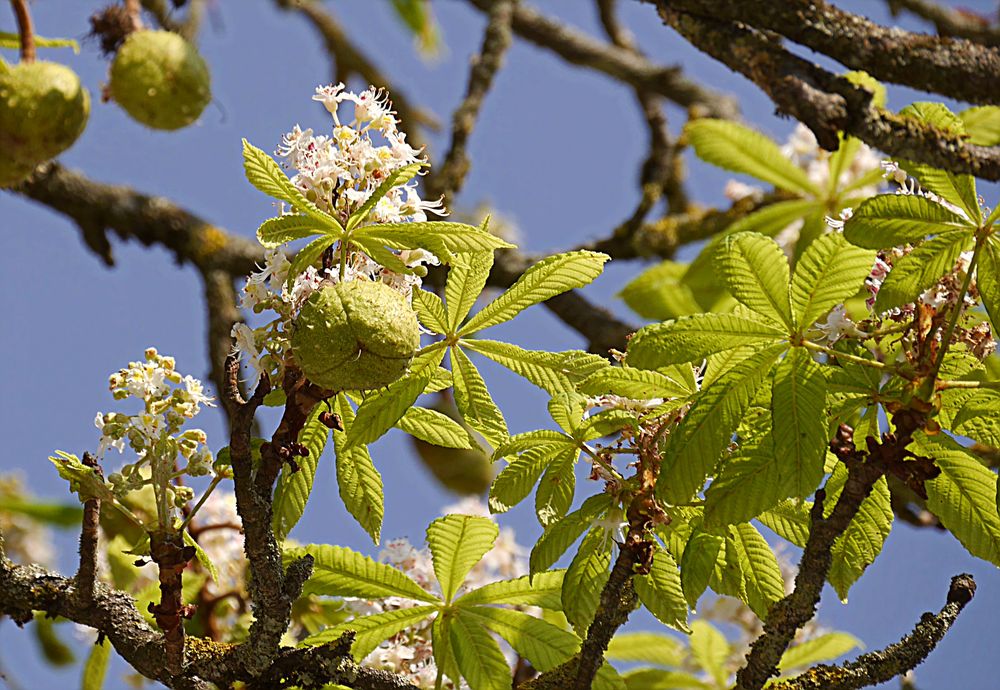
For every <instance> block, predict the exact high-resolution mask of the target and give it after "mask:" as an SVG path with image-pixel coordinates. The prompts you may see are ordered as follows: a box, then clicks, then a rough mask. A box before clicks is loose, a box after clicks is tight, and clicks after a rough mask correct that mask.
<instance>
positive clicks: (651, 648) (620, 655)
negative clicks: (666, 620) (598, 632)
mask: <svg viewBox="0 0 1000 690" xmlns="http://www.w3.org/2000/svg"><path fill="white" fill-rule="evenodd" d="M604 656H605V657H606V658H607V659H608V660H609V661H625V662H629V663H641V664H653V665H655V666H681V665H682V664H683V663H684V658H685V656H687V652H686V651H685V649H684V645H683V644H681V642H680V640H678V639H677V638H675V637H671V636H670V635H664V634H663V633H655V632H620V633H618V634H617V635H615V636H614V637H612V638H611V642H610V643H609V644H608V651H607V652H606V653H605V655H604Z"/></svg>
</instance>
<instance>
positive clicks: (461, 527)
mask: <svg viewBox="0 0 1000 690" xmlns="http://www.w3.org/2000/svg"><path fill="white" fill-rule="evenodd" d="M497 534H499V528H498V527H497V525H496V523H495V522H493V521H492V520H490V519H488V518H483V517H475V516H472V515H445V516H444V517H440V518H438V519H437V520H435V521H434V522H432V523H431V524H430V526H428V527H427V545H428V546H429V547H430V549H431V559H432V560H433V563H434V575H435V576H437V579H438V583H439V584H440V585H441V592H442V593H443V594H444V598H445V601H448V602H450V601H451V600H452V599H454V597H455V592H457V591H458V590H459V588H460V587H461V586H462V583H463V582H465V576H466V575H468V574H469V571H470V570H472V567H473V566H474V565H475V564H476V563H478V562H479V561H480V559H481V558H482V557H483V556H485V555H486V552H487V551H489V550H490V549H492V548H493V543H494V542H495V541H496V538H497Z"/></svg>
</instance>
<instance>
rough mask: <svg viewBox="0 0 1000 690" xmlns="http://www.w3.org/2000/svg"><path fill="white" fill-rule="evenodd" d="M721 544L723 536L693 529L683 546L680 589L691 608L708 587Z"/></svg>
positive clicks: (723, 540)
mask: <svg viewBox="0 0 1000 690" xmlns="http://www.w3.org/2000/svg"><path fill="white" fill-rule="evenodd" d="M723 546H725V538H724V537H721V536H719V535H717V534H711V533H709V532H704V531H702V530H701V529H695V530H694V531H693V532H692V533H691V537H690V538H689V539H688V541H687V545H686V546H685V547H684V554H683V555H682V556H681V590H682V591H683V592H684V598H685V599H686V600H687V603H688V606H689V607H691V609H692V610H694V609H695V607H696V605H697V603H698V600H699V599H700V598H701V595H702V594H704V593H705V590H706V589H708V584H709V582H710V581H711V579H712V573H713V572H714V571H715V565H716V563H717V562H718V560H719V554H720V553H721V552H722V548H723Z"/></svg>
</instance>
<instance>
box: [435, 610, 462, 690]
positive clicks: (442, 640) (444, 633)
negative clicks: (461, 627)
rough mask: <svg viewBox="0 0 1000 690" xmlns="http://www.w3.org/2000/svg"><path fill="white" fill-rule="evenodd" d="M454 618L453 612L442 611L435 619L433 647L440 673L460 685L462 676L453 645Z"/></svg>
mask: <svg viewBox="0 0 1000 690" xmlns="http://www.w3.org/2000/svg"><path fill="white" fill-rule="evenodd" d="M454 617H455V614H454V612H452V611H441V612H440V613H438V615H437V617H435V618H434V622H433V623H432V624H431V646H432V651H433V653H434V663H435V664H436V665H437V667H438V671H439V672H440V673H443V674H444V675H445V676H447V677H448V678H450V679H451V680H452V681H453V682H454V684H455V685H458V684H459V683H460V680H461V675H462V674H461V671H459V670H458V660H457V659H455V648H454V646H453V645H452V644H451V621H452V619H453V618H454Z"/></svg>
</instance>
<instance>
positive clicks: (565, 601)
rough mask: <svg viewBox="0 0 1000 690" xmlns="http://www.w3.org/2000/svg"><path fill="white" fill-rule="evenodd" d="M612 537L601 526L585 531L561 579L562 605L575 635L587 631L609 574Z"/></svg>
mask: <svg viewBox="0 0 1000 690" xmlns="http://www.w3.org/2000/svg"><path fill="white" fill-rule="evenodd" d="M612 544H613V542H612V540H611V538H610V537H609V536H608V535H607V534H606V533H605V531H604V530H603V529H602V528H600V527H595V528H593V529H591V530H590V531H589V532H587V536H585V537H584V538H583V541H582V542H581V543H580V550H579V551H577V553H576V556H575V557H574V558H573V562H572V563H570V564H569V568H568V569H567V570H566V576H565V579H564V580H563V589H562V606H563V613H565V614H566V618H567V619H568V620H569V622H570V623H571V624H572V625H573V627H574V628H575V629H576V631H577V634H578V635H581V636H582V635H583V634H584V633H586V631H587V628H588V627H589V626H590V623H591V621H593V620H594V613H595V612H596V611H597V606H598V604H599V603H600V600H601V590H602V589H604V585H605V583H607V581H608V577H609V576H610V574H611V573H610V572H609V568H610V567H611V546H612Z"/></svg>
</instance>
